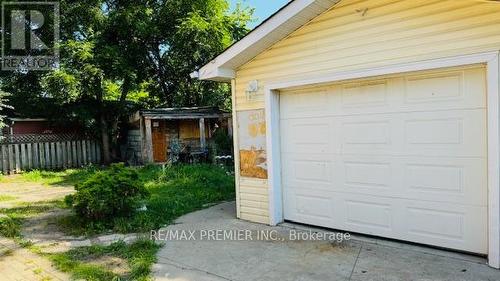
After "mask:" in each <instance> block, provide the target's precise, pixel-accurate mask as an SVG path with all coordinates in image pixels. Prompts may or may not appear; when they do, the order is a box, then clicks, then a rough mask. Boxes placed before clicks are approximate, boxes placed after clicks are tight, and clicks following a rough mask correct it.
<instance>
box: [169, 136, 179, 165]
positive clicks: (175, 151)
mask: <svg viewBox="0 0 500 281" xmlns="http://www.w3.org/2000/svg"><path fill="white" fill-rule="evenodd" d="M169 146H170V153H169V154H168V162H169V163H171V164H176V163H177V162H179V158H180V154H181V152H182V145H181V142H180V140H179V139H178V138H176V137H174V138H172V139H171V140H170V142H169Z"/></svg>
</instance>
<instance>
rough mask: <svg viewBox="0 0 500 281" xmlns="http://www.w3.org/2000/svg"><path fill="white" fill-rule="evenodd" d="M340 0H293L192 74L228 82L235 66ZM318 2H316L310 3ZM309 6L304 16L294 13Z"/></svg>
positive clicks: (205, 78)
mask: <svg viewBox="0 0 500 281" xmlns="http://www.w3.org/2000/svg"><path fill="white" fill-rule="evenodd" d="M339 1H340V0H293V1H290V2H289V3H288V4H287V5H285V6H283V8H281V9H280V10H278V11H277V12H276V13H274V14H273V15H271V16H270V17H269V18H267V19H266V20H265V21H264V22H262V23H261V24H260V25H258V26H257V27H256V28H254V29H253V30H252V31H250V32H249V33H248V34H247V35H246V36H245V37H243V38H242V39H241V40H239V41H237V42H235V43H234V44H233V45H231V46H230V47H229V48H227V49H226V50H225V51H224V52H222V53H221V54H219V55H218V56H217V57H216V58H215V59H213V60H212V61H210V62H209V63H207V64H206V65H204V66H203V67H201V68H200V69H199V71H197V72H194V73H193V76H195V77H197V78H198V79H200V80H212V81H220V82H229V81H231V79H233V78H235V76H236V75H235V73H236V71H235V70H236V68H237V67H239V66H241V65H242V64H244V63H246V62H248V61H250V60H251V59H252V58H254V57H255V56H257V55H258V54H259V53H261V52H263V51H264V50H266V49H268V48H269V47H271V46H272V45H274V44H275V43H276V42H278V41H280V40H282V39H283V38H285V37H286V36H288V35H289V34H291V33H292V32H293V31H295V30H297V29H298V28H300V27H301V26H303V25H304V24H306V23H307V22H309V21H310V20H312V19H313V18H314V17H316V16H318V15H319V14H321V13H323V12H324V11H326V10H328V9H329V8H331V7H332V6H333V5H335V4H336V3H338V2H339ZM313 4H318V5H313ZM308 9H311V11H309V13H307V15H302V16H300V17H299V16H297V15H299V14H302V13H304V12H305V11H306V10H308Z"/></svg>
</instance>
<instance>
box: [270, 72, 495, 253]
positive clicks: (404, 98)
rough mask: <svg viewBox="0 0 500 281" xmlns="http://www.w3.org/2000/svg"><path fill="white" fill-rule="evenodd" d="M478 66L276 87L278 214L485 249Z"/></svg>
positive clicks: (483, 126) (482, 99) (482, 96)
mask: <svg viewBox="0 0 500 281" xmlns="http://www.w3.org/2000/svg"><path fill="white" fill-rule="evenodd" d="M485 85H486V83H485V73H484V68H482V67H475V68H471V67H467V68H465V69H454V70H453V69H452V70H447V71H441V72H440V71H430V72H423V73H412V74H407V75H400V76H394V77H388V78H378V79H373V80H370V79H365V80H360V81H350V82H348V83H343V84H335V85H330V86H325V87H322V88H316V89H312V88H310V89H302V90H294V91H291V92H288V91H286V92H282V93H281V95H280V106H281V108H280V114H281V119H280V130H281V131H280V134H281V164H282V186H283V191H284V216H285V219H287V220H292V221H297V222H302V223H308V224H314V225H319V226H324V227H330V228H334V229H343V230H347V231H353V232H360V233H366V234H371V235H379V236H383V237H389V238H396V239H403V240H408V241H413V242H418V243H425V244H430V245H436V246H442V247H449V248H454V249H459V250H464V251H470V252H476V253H486V247H487V245H486V241H487V231H486V230H487V170H488V167H487V122H486V120H487V119H486V115H487V113H486V86H485Z"/></svg>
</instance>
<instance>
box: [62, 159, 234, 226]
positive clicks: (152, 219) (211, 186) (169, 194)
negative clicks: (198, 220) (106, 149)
mask: <svg viewBox="0 0 500 281" xmlns="http://www.w3.org/2000/svg"><path fill="white" fill-rule="evenodd" d="M137 172H138V174H139V180H140V181H141V182H142V183H143V184H144V186H145V188H146V189H147V190H148V192H149V193H150V194H151V195H150V197H149V198H147V199H146V200H145V201H144V204H145V206H146V208H147V210H145V211H141V212H136V213H134V214H133V215H132V216H131V217H128V218H115V219H113V220H112V221H97V222H86V221H82V219H80V218H79V217H76V216H68V217H64V218H62V219H61V220H60V221H59V224H60V226H62V228H63V230H65V231H66V232H68V233H70V234H74V235H82V234H86V235H88V234H96V233H101V232H105V231H106V230H112V231H114V232H121V233H128V232H143V231H150V230H151V229H158V228H161V227H163V226H165V225H167V224H169V223H171V222H172V221H173V220H175V219H176V218H178V217H179V216H182V215H184V214H187V213H190V212H193V211H196V210H199V209H202V208H204V207H205V206H207V204H213V203H218V202H222V201H229V200H234V196H235V194H234V177H233V176H232V175H231V173H229V172H228V171H227V170H225V169H224V168H222V167H219V166H216V165H208V164H199V165H172V166H169V167H166V168H161V167H159V166H146V167H143V168H140V169H138V170H137Z"/></svg>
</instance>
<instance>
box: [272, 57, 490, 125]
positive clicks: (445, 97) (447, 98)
mask: <svg viewBox="0 0 500 281" xmlns="http://www.w3.org/2000/svg"><path fill="white" fill-rule="evenodd" d="M485 92H486V83H485V76H484V68H477V67H476V68H470V69H466V70H458V71H448V72H432V73H429V74H420V73H417V74H411V75H407V76H403V77H395V78H387V79H378V80H375V81H373V80H366V81H361V82H349V83H345V84H337V85H330V86H324V87H316V88H310V89H302V90H294V91H283V92H282V93H281V95H280V103H281V104H282V109H281V110H280V115H281V119H293V118H305V117H338V116H346V115H365V114H381V113H383V114H385V113H405V112H421V111H426V112H431V111H443V110H457V109H486V95H483V94H484V93H485Z"/></svg>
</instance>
